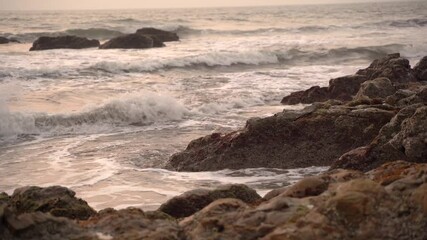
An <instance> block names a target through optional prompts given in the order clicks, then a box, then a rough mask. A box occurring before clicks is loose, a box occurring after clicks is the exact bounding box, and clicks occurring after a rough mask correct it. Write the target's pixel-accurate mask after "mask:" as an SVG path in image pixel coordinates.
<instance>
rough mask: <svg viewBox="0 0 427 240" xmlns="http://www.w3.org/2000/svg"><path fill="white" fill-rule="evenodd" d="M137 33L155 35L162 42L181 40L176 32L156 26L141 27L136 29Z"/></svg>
mask: <svg viewBox="0 0 427 240" xmlns="http://www.w3.org/2000/svg"><path fill="white" fill-rule="evenodd" d="M136 33H137V34H141V35H145V36H149V37H155V38H157V39H158V40H159V41H161V42H173V41H179V37H178V35H177V34H176V33H174V32H168V31H164V30H160V29H156V28H141V29H138V30H137V31H136Z"/></svg>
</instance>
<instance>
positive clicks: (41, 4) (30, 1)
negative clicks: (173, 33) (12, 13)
mask: <svg viewBox="0 0 427 240" xmlns="http://www.w3.org/2000/svg"><path fill="white" fill-rule="evenodd" d="M372 1H375V2H385V1H390V0H215V1H210V0H155V1H147V0H0V10H58V9H64V10H70V9H132V8H187V7H234V6H260V5H263V6H264V5H287V4H323V3H350V2H372Z"/></svg>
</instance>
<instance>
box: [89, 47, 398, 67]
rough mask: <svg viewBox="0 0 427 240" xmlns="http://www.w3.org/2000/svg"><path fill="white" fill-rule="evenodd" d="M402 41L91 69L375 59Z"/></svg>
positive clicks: (104, 63)
mask: <svg viewBox="0 0 427 240" xmlns="http://www.w3.org/2000/svg"><path fill="white" fill-rule="evenodd" d="M404 47H405V46H404V45H401V44H388V45H381V46H367V47H356V48H345V47H342V48H335V49H329V50H327V49H325V50H318V51H304V50H301V49H299V48H291V49H289V50H282V49H273V50H265V49H261V50H251V51H235V52H210V53H205V54H200V55H194V56H186V57H178V58H172V59H166V60H161V61H159V60H157V61H154V60H149V59H148V60H147V61H142V62H134V61H133V62H116V61H102V62H98V63H96V64H94V65H92V66H91V67H90V68H89V69H88V70H91V71H93V70H95V71H102V72H106V73H114V74H120V73H134V72H136V73H137V72H153V71H159V70H168V69H173V68H188V69H191V68H199V67H207V68H214V67H229V66H239V65H268V64H280V63H286V64H287V65H292V64H304V63H309V64H313V63H325V62H327V63H340V62H342V61H352V60H354V59H365V60H373V59H376V58H380V57H383V56H385V55H387V54H389V53H394V52H400V51H401V50H402V49H404Z"/></svg>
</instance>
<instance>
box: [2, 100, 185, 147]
mask: <svg viewBox="0 0 427 240" xmlns="http://www.w3.org/2000/svg"><path fill="white" fill-rule="evenodd" d="M188 113H189V110H187V109H186V108H185V107H184V106H183V105H182V104H180V103H179V102H178V101H177V100H175V99H174V98H172V97H169V96H162V95H159V94H155V93H152V92H142V93H134V94H126V95H122V96H119V97H117V98H113V99H110V100H107V101H106V102H104V103H103V104H101V105H98V106H92V107H86V108H85V109H83V110H82V111H81V112H77V113H72V114H53V115H49V114H45V113H32V114H29V113H27V114H25V113H20V112H17V113H16V112H9V111H0V139H1V137H7V136H11V135H18V134H38V133H41V132H45V131H53V133H54V134H55V133H67V132H74V131H78V128H79V126H80V127H85V128H84V130H85V131H87V129H88V126H93V128H94V129H96V128H97V126H102V125H111V124H114V125H123V124H124V125H148V124H153V123H156V122H165V121H178V120H181V119H183V118H184V116H185V115H186V114H188ZM83 132H84V131H83Z"/></svg>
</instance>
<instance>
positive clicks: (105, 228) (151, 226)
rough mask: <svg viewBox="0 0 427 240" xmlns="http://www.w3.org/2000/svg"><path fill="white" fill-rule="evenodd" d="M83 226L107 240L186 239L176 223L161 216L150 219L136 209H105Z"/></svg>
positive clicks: (152, 216) (153, 216)
mask: <svg viewBox="0 0 427 240" xmlns="http://www.w3.org/2000/svg"><path fill="white" fill-rule="evenodd" d="M159 216H160V217H159ZM82 225H83V226H84V227H85V228H87V229H90V230H93V231H94V232H97V233H98V234H99V233H100V234H102V236H106V237H107V239H112V238H114V239H153V240H169V239H170V240H184V239H185V238H184V233H183V231H182V229H181V228H180V227H179V226H178V223H177V222H176V221H174V220H170V219H168V218H165V217H164V216H161V215H151V216H150V217H148V216H147V215H146V214H145V213H144V212H143V211H142V210H140V209H136V208H127V209H123V210H118V211H117V210H114V209H105V210H102V211H100V212H99V213H98V214H97V215H96V216H94V217H92V218H90V219H89V220H88V221H86V222H83V223H82ZM108 237H109V238H108ZM104 239H105V238H104Z"/></svg>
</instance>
